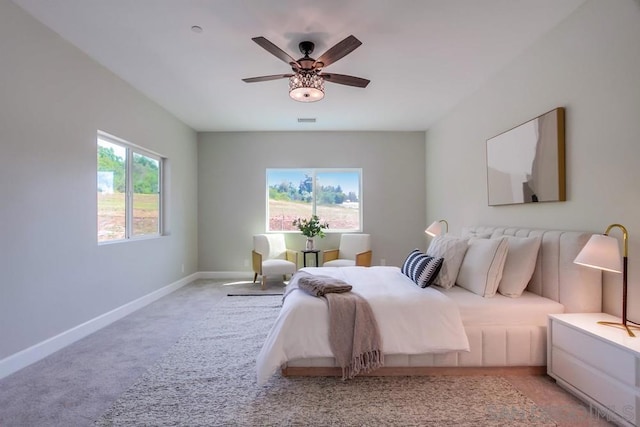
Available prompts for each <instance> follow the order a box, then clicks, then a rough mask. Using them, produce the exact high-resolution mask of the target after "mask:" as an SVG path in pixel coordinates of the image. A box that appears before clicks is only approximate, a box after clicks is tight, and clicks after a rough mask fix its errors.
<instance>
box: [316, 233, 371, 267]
mask: <svg viewBox="0 0 640 427" xmlns="http://www.w3.org/2000/svg"><path fill="white" fill-rule="evenodd" d="M371 257H372V253H371V235H369V234H343V235H342V236H340V246H339V248H338V249H331V250H328V251H324V253H323V261H324V262H323V264H322V266H323V267H346V266H351V265H358V266H364V267H370V266H371Z"/></svg>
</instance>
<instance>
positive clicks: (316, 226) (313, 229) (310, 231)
mask: <svg viewBox="0 0 640 427" xmlns="http://www.w3.org/2000/svg"><path fill="white" fill-rule="evenodd" d="M293 225H294V226H296V227H298V230H300V231H301V232H302V235H303V236H306V237H315V236H320V237H324V230H325V229H327V228H329V224H328V223H327V222H326V221H325V222H320V218H318V215H311V219H306V218H302V219H300V218H298V219H294V220H293Z"/></svg>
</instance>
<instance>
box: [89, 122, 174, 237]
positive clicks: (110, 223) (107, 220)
mask: <svg viewBox="0 0 640 427" xmlns="http://www.w3.org/2000/svg"><path fill="white" fill-rule="evenodd" d="M162 164H163V159H162V157H160V156H158V155H156V154H153V153H151V152H148V151H146V150H144V149H142V148H140V147H137V146H135V145H133V144H130V143H128V142H126V141H123V140H121V139H119V138H116V137H113V136H111V135H107V134H105V133H103V132H98V179H97V184H98V195H97V196H98V242H99V243H103V242H113V241H119V240H126V239H132V238H139V237H145V236H159V235H160V234H161V229H162V227H161V219H162V212H161V211H162V188H161V187H162V185H161V184H162Z"/></svg>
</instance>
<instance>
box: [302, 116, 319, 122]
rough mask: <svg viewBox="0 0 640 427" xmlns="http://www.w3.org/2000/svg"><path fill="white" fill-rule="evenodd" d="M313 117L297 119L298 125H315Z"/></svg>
mask: <svg viewBox="0 0 640 427" xmlns="http://www.w3.org/2000/svg"><path fill="white" fill-rule="evenodd" d="M315 122H316V118H315V117H298V123H315Z"/></svg>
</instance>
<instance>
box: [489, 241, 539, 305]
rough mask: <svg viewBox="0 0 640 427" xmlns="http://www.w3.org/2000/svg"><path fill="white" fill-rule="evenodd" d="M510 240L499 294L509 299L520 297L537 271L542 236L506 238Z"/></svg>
mask: <svg viewBox="0 0 640 427" xmlns="http://www.w3.org/2000/svg"><path fill="white" fill-rule="evenodd" d="M504 237H505V238H506V239H507V240H509V253H508V254H507V261H506V262H505V264H504V270H503V271H502V279H501V280H500V284H499V285H498V292H500V293H501V294H502V295H505V296H508V297H512V298H515V297H519V296H520V295H522V292H523V291H524V290H525V288H526V287H527V285H528V284H529V280H531V276H532V275H533V270H535V269H536V261H537V259H538V250H539V249H540V242H541V241H542V239H541V238H540V236H533V237H514V236H504Z"/></svg>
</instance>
